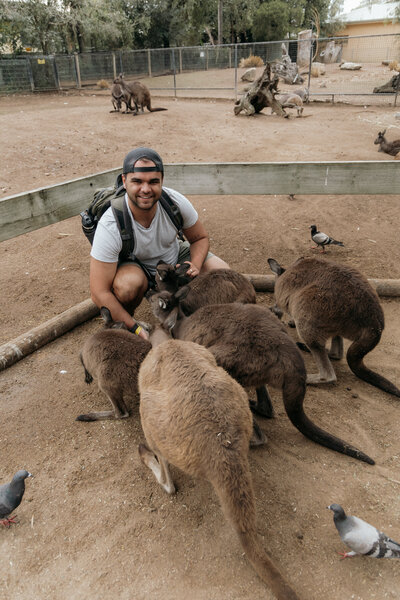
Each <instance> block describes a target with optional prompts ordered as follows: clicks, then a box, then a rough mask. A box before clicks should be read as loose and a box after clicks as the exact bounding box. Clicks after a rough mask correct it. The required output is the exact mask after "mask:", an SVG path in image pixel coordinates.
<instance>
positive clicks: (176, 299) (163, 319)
mask: <svg viewBox="0 0 400 600" xmlns="http://www.w3.org/2000/svg"><path fill="white" fill-rule="evenodd" d="M189 290H190V288H189V287H188V286H184V287H182V288H180V289H179V290H178V291H177V292H175V294H174V293H172V292H168V291H167V290H164V291H162V292H158V293H155V294H152V295H151V296H150V297H147V299H148V301H149V304H150V308H151V311H152V313H153V315H154V316H155V317H156V318H157V319H158V320H159V321H160V323H161V325H163V327H164V328H165V329H167V330H169V331H171V329H173V328H174V326H175V325H176V322H177V320H178V317H179V314H180V310H179V309H180V302H181V300H183V299H184V298H185V297H186V296H187V294H188V293H189Z"/></svg>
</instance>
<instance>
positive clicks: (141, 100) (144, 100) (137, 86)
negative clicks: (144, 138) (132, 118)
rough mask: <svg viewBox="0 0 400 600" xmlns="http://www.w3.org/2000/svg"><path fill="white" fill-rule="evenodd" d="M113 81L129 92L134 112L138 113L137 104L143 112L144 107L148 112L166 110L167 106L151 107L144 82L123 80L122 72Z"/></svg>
mask: <svg viewBox="0 0 400 600" xmlns="http://www.w3.org/2000/svg"><path fill="white" fill-rule="evenodd" d="M114 83H119V85H120V86H121V87H122V89H123V90H124V91H125V92H126V93H128V94H130V98H131V108H132V102H134V104H135V107H136V114H137V113H138V110H139V106H140V108H141V110H142V112H144V109H145V108H147V110H149V111H150V112H157V111H160V110H168V109H167V108H152V106H151V96H150V90H149V88H148V87H147V86H146V85H144V83H141V82H140V81H125V79H124V78H123V76H122V73H120V74H119V76H118V77H117V78H116V79H114ZM132 110H133V108H132Z"/></svg>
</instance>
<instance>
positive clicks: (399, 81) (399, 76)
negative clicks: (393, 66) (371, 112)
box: [394, 73, 400, 106]
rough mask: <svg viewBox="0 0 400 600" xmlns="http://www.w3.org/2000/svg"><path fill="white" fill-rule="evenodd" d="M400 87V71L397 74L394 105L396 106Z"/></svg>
mask: <svg viewBox="0 0 400 600" xmlns="http://www.w3.org/2000/svg"><path fill="white" fill-rule="evenodd" d="M399 88H400V73H399V74H398V75H397V85H396V95H395V97H394V105H395V106H396V102H397V96H398V94H399Z"/></svg>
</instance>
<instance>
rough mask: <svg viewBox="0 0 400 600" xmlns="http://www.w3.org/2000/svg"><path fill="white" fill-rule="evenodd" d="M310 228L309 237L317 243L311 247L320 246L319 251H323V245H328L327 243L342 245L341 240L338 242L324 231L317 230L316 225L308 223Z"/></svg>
mask: <svg viewBox="0 0 400 600" xmlns="http://www.w3.org/2000/svg"><path fill="white" fill-rule="evenodd" d="M310 229H311V239H312V241H313V242H315V243H316V244H317V245H316V246H312V248H318V246H321V248H322V250H321V252H325V246H329V244H335V245H336V246H344V244H343V242H338V241H336V240H334V239H333V238H331V237H329V235H327V234H326V233H323V232H322V231H317V226H316V225H310Z"/></svg>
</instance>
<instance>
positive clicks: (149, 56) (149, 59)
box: [147, 49, 151, 77]
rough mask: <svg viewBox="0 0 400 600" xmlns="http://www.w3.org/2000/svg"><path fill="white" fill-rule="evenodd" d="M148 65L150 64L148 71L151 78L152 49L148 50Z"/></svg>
mask: <svg viewBox="0 0 400 600" xmlns="http://www.w3.org/2000/svg"><path fill="white" fill-rule="evenodd" d="M147 64H148V70H149V77H151V55H150V49H149V50H147Z"/></svg>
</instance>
